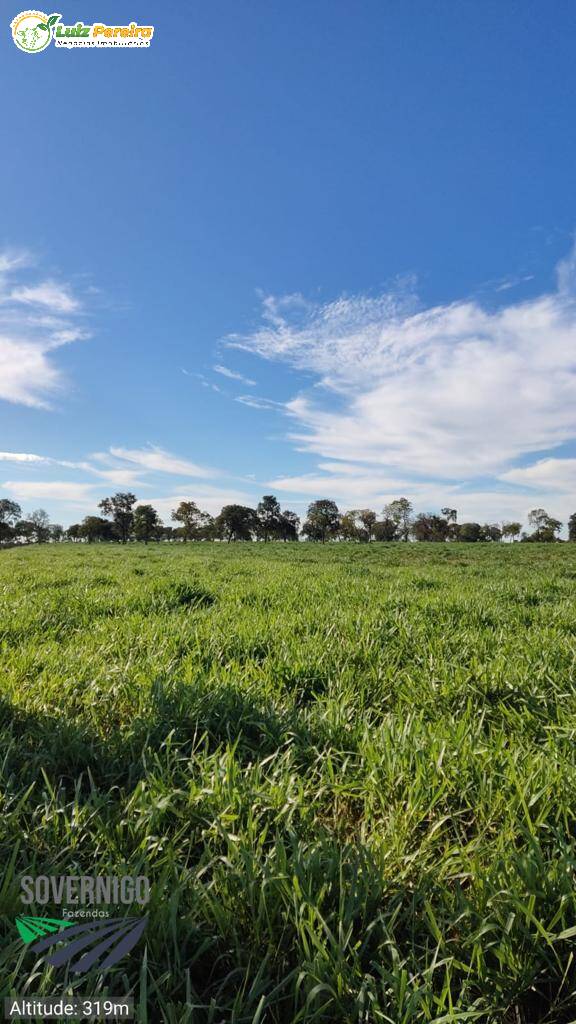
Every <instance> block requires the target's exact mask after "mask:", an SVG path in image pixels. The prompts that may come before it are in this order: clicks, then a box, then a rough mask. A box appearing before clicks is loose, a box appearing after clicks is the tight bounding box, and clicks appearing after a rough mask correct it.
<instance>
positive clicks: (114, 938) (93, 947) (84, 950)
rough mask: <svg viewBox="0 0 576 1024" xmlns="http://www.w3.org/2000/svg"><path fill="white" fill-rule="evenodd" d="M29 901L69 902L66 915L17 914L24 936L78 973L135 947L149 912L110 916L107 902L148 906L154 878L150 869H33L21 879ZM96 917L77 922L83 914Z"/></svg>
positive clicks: (49, 960)
mask: <svg viewBox="0 0 576 1024" xmlns="http://www.w3.org/2000/svg"><path fill="white" fill-rule="evenodd" d="M21 887H22V894H21V900H22V902H23V903H24V904H25V905H33V904H34V905H41V906H44V905H46V904H48V903H50V904H51V905H55V906H58V905H63V904H65V905H66V910H65V911H64V914H65V916H64V917H62V918H59V917H52V916H38V917H37V916H33V915H27V914H22V915H20V916H18V917H17V918H16V927H17V929H18V932H19V934H20V938H21V939H22V941H23V942H24V943H26V945H27V946H28V947H29V949H30V951H31V952H33V953H36V954H46V962H47V963H49V964H51V965H52V966H53V967H63V966H68V969H69V970H70V971H72V972H74V973H76V974H85V973H86V972H87V971H90V970H92V968H97V969H98V970H100V971H105V970H107V969H108V968H109V967H113V966H114V965H115V964H117V963H118V961H119V960H121V959H122V957H124V956H126V954H127V953H129V952H130V950H132V949H133V948H134V946H135V945H136V943H137V942H138V940H139V939H140V937H141V936H142V934H143V932H144V930H145V928H146V924H147V922H148V918H147V916H142V917H135V916H132V915H130V916H127V917H110V916H109V912H108V910H107V909H99V908H101V907H102V906H104V907H109V906H112V905H114V906H115V905H119V904H123V905H125V906H132V905H133V904H136V905H137V907H143V906H145V905H146V904H147V903H148V901H149V899H150V884H149V881H148V879H147V878H146V876H145V875H138V876H137V877H135V878H133V877H132V876H129V875H123V876H121V877H118V876H115V875H102V876H94V877H93V876H89V875H59V876H53V875H40V876H38V878H36V879H34V878H32V877H31V876H29V875H26V876H24V877H23V878H22V879H21ZM87 915H90V918H91V919H90V920H88V921H81V923H77V921H78V918H79V917H85V916H87Z"/></svg>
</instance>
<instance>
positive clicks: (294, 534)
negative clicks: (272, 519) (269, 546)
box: [279, 509, 300, 541]
mask: <svg viewBox="0 0 576 1024" xmlns="http://www.w3.org/2000/svg"><path fill="white" fill-rule="evenodd" d="M299 529H300V517H299V516H297V515H296V513H295V512H291V511H290V509H285V511H284V512H282V514H281V516H280V524H279V536H280V538H281V539H282V540H284V541H288V540H292V541H293V540H298V531H299Z"/></svg>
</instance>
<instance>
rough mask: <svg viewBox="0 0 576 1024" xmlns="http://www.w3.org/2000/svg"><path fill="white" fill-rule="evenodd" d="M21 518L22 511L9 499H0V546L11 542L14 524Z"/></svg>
mask: <svg viewBox="0 0 576 1024" xmlns="http://www.w3.org/2000/svg"><path fill="white" fill-rule="evenodd" d="M21 518H22V509H21V508H20V505H18V504H17V503H16V502H15V501H10V499H9V498H0V544H2V543H5V542H6V541H9V540H12V538H13V537H14V524H15V523H16V522H17V521H18V520H19V519H21Z"/></svg>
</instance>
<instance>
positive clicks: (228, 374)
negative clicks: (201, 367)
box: [212, 363, 256, 387]
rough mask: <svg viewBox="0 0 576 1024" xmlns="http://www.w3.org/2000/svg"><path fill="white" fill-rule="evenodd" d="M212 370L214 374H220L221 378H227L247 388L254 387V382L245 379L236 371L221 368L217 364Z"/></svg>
mask: <svg viewBox="0 0 576 1024" xmlns="http://www.w3.org/2000/svg"><path fill="white" fill-rule="evenodd" d="M212 369H213V370H214V372H215V373H220V374H221V375H222V376H223V377H228V378H229V380H237V381H240V383H241V384H246V385H248V387H256V381H255V380H251V379H250V377H245V376H244V374H243V373H238V371H237V370H230V369H229V368H228V367H227V366H222V365H221V364H220V363H217V364H216V366H213V367H212Z"/></svg>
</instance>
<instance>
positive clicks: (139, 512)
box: [134, 505, 162, 544]
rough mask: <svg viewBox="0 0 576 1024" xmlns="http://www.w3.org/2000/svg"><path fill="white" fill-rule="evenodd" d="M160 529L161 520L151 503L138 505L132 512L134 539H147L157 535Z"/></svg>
mask: <svg viewBox="0 0 576 1024" xmlns="http://www.w3.org/2000/svg"><path fill="white" fill-rule="evenodd" d="M161 529H162V520H161V519H160V516H159V515H158V513H157V511H156V509H155V508H153V507H152V505H138V508H137V509H136V510H135V512H134V536H135V537H136V540H143V541H144V543H145V544H148V541H150V540H153V539H155V538H157V537H158V535H159V533H160V531H161Z"/></svg>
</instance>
